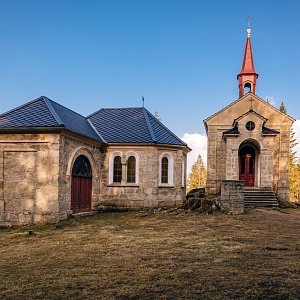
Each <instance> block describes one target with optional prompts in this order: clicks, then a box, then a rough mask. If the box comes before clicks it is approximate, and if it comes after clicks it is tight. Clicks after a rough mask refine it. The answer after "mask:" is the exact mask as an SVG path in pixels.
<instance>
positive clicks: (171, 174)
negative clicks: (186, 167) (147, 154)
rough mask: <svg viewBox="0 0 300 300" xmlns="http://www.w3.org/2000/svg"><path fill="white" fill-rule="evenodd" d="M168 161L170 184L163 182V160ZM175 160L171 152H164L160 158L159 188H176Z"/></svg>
mask: <svg viewBox="0 0 300 300" xmlns="http://www.w3.org/2000/svg"><path fill="white" fill-rule="evenodd" d="M164 157H166V158H167V159H168V182H167V183H164V182H162V159H163V158H164ZM173 177H174V159H173V154H172V153H171V152H163V153H162V154H161V155H160V157H159V186H160V187H173V186H174V178H173Z"/></svg>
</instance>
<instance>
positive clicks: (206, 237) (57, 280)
mask: <svg viewBox="0 0 300 300" xmlns="http://www.w3.org/2000/svg"><path fill="white" fill-rule="evenodd" d="M28 229H33V230H34V231H35V232H36V234H35V235H28V234H26V232H27V231H28ZM299 238H300V210H299V209H290V210H285V211H277V210H254V211H250V212H249V213H247V214H245V215H241V216H230V215H218V216H213V215H186V214H184V213H180V214H175V213H172V214H171V213H160V214H156V215H150V216H146V217H143V216H142V214H140V213H138V212H127V213H103V214H99V215H97V216H93V217H86V218H81V219H76V220H70V221H68V222H66V223H65V224H64V226H62V227H60V228H56V227H55V226H50V225H48V226H33V227H30V228H29V227H28V228H24V227H23V228H20V229H10V230H0V245H1V248H0V299H192V298H194V299H199V298H201V299H236V298H242V299H297V298H298V299H299V298H300V276H299V271H300V262H299V257H300V239H299Z"/></svg>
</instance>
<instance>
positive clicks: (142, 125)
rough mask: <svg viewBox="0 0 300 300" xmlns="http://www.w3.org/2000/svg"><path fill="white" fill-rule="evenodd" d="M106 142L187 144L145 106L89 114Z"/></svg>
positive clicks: (104, 110)
mask: <svg viewBox="0 0 300 300" xmlns="http://www.w3.org/2000/svg"><path fill="white" fill-rule="evenodd" d="M88 120H89V121H90V122H91V123H92V124H93V125H94V127H95V128H96V130H97V131H98V132H99V133H100V135H101V136H102V137H103V138H104V140H105V141H106V142H108V143H109V142H111V143H159V144H169V145H182V146H186V143H184V142H183V141H182V140H181V139H179V138H178V137H177V136H176V135H175V134H174V133H173V132H171V131H170V130H169V129H168V128H167V127H165V126H164V125H163V124H162V123H161V122H160V121H158V120H157V118H155V117H154V116H153V115H152V114H151V113H150V112H149V111H148V110H147V109H145V108H144V107H138V108H107V109H101V110H99V111H97V112H95V113H94V114H92V115H90V116H88Z"/></svg>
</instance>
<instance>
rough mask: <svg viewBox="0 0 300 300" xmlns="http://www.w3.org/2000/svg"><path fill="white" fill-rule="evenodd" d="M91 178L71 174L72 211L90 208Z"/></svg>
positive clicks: (86, 210) (76, 211)
mask: <svg viewBox="0 0 300 300" xmlns="http://www.w3.org/2000/svg"><path fill="white" fill-rule="evenodd" d="M91 196H92V178H91V177H90V178H88V177H80V176H74V175H73V176H72V190H71V199H72V200H71V209H72V211H73V213H79V212H88V211H90V210H91Z"/></svg>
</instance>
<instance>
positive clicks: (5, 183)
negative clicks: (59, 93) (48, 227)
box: [0, 96, 190, 226]
mask: <svg viewBox="0 0 300 300" xmlns="http://www.w3.org/2000/svg"><path fill="white" fill-rule="evenodd" d="M189 151H190V149H189V148H188V146H187V145H186V144H185V143H184V142H183V141H182V140H180V139H179V138H178V137H177V136H176V135H175V134H174V133H173V132H171V131H170V130H169V129H168V128H167V127H166V126H164V125H163V124H162V123H161V122H160V121H159V120H158V119H157V118H155V117H154V116H153V115H152V114H151V113H150V112H149V111H148V110H147V109H146V108H144V107H137V108H112V109H109V108H108V109H100V110H99V111H97V112H95V113H93V114H91V115H90V116H88V117H84V116H82V115H80V114H78V113H76V112H74V111H72V110H70V109H68V108H67V107H65V106H63V105H61V104H59V103H57V102H55V101H52V100H50V99H48V98H47V97H44V96H42V97H39V98H37V99H35V100H33V101H31V102H28V103H25V104H24V105H22V106H20V107H17V108H15V109H12V110H11V111H8V112H6V113H3V114H1V115H0V225H2V226H11V225H24V224H34V223H40V222H44V223H52V222H53V223H54V222H57V221H59V220H63V219H66V218H67V217H68V216H69V215H71V214H72V215H75V214H86V213H92V212H96V211H97V210H98V209H100V208H102V207H115V208H116V207H117V208H132V209H141V208H150V207H172V206H175V205H177V204H180V203H182V200H183V199H184V198H185V181H186V157H187V153H188V152H189Z"/></svg>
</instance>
